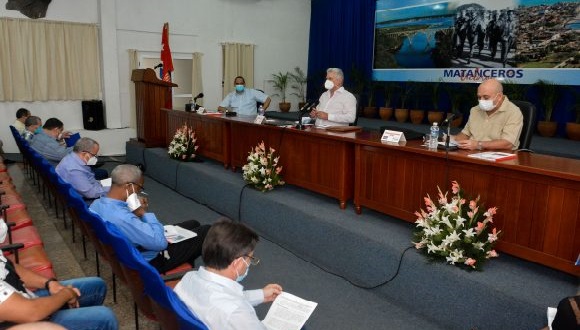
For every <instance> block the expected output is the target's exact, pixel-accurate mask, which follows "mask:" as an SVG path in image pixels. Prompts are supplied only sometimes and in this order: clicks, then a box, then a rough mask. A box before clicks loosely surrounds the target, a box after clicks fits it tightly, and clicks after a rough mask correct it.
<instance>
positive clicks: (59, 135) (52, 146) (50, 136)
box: [30, 118, 72, 166]
mask: <svg viewBox="0 0 580 330" xmlns="http://www.w3.org/2000/svg"><path fill="white" fill-rule="evenodd" d="M68 136H70V132H65V131H64V124H63V123H62V121H60V120H58V119H57V118H48V119H47V120H46V122H45V123H44V126H42V131H40V132H39V133H38V134H35V135H34V138H32V141H31V142H30V147H31V148H32V149H34V150H35V151H36V152H38V153H39V154H40V155H41V156H42V157H44V158H46V160H48V161H49V162H50V163H52V164H53V165H55V166H56V164H58V162H60V161H61V160H62V159H63V158H64V156H66V155H67V154H68V153H69V152H71V150H72V147H67V146H66V143H65V142H64V139H65V138H67V137H68Z"/></svg>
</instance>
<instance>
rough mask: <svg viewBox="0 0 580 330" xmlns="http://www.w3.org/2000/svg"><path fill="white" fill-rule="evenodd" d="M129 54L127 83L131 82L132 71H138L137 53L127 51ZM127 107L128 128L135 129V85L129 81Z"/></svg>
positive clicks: (132, 50)
mask: <svg viewBox="0 0 580 330" xmlns="http://www.w3.org/2000/svg"><path fill="white" fill-rule="evenodd" d="M127 52H129V72H128V73H129V77H128V79H127V81H131V76H132V75H133V70H135V69H139V53H138V52H137V50H136V49H127ZM129 107H130V109H131V111H129V113H130V114H131V118H130V119H129V121H130V122H129V127H137V103H136V101H135V84H134V83H133V82H132V81H131V83H130V88H129Z"/></svg>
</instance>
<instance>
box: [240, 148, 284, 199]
mask: <svg viewBox="0 0 580 330" xmlns="http://www.w3.org/2000/svg"><path fill="white" fill-rule="evenodd" d="M275 152H276V150H274V148H272V147H270V148H269V149H268V150H267V148H266V146H265V145H264V141H262V143H260V144H258V145H257V146H256V147H254V148H253V149H252V150H250V152H249V155H248V163H247V164H246V165H244V166H243V167H242V170H243V172H244V173H243V178H244V180H246V182H247V183H249V184H251V185H253V186H254V187H255V188H256V189H258V190H260V191H262V192H265V191H268V190H272V189H274V187H275V186H279V185H283V184H284V181H283V180H282V176H281V175H280V173H282V166H278V161H279V160H280V157H276V156H275V154H274V153H275Z"/></svg>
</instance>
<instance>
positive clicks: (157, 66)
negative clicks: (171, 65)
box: [153, 63, 163, 70]
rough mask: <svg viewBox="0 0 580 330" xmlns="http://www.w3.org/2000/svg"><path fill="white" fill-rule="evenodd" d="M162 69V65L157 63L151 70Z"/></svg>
mask: <svg viewBox="0 0 580 330" xmlns="http://www.w3.org/2000/svg"><path fill="white" fill-rule="evenodd" d="M162 67H163V63H159V64H157V65H156V66H154V67H153V70H155V69H157V68H162Z"/></svg>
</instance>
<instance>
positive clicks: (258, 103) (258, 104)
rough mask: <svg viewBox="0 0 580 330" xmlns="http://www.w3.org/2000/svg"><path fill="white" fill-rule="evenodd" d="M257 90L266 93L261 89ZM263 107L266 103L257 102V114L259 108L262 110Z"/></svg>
mask: <svg viewBox="0 0 580 330" xmlns="http://www.w3.org/2000/svg"><path fill="white" fill-rule="evenodd" d="M256 90H257V91H260V92H262V93H264V91H263V90H261V89H257V88H256ZM261 105H264V103H262V102H256V112H258V108H260V106H261Z"/></svg>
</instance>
